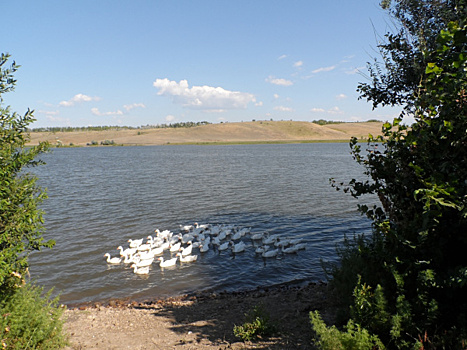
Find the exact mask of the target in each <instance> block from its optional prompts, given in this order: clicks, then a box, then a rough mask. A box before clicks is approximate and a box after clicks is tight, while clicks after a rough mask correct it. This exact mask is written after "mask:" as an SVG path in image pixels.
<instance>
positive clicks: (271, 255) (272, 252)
mask: <svg viewBox="0 0 467 350" xmlns="http://www.w3.org/2000/svg"><path fill="white" fill-rule="evenodd" d="M278 253H279V249H274V250H267V251H265V252H263V253H262V254H261V255H262V256H263V258H274V257H276V256H277V254H278Z"/></svg>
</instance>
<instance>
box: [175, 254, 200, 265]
mask: <svg viewBox="0 0 467 350" xmlns="http://www.w3.org/2000/svg"><path fill="white" fill-rule="evenodd" d="M177 256H178V257H180V262H182V263H190V262H195V261H196V260H197V259H198V255H187V256H183V255H182V254H181V253H177Z"/></svg>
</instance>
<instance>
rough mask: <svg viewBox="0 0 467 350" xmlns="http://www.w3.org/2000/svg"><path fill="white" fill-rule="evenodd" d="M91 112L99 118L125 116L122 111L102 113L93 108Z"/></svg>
mask: <svg viewBox="0 0 467 350" xmlns="http://www.w3.org/2000/svg"><path fill="white" fill-rule="evenodd" d="M91 112H92V114H94V115H97V116H99V117H103V116H107V115H123V112H122V111H121V110H117V111H115V112H100V111H99V109H98V108H91Z"/></svg>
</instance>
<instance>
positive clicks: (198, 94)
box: [153, 78, 256, 111]
mask: <svg viewBox="0 0 467 350" xmlns="http://www.w3.org/2000/svg"><path fill="white" fill-rule="evenodd" d="M153 85H154V87H156V88H157V89H159V92H158V93H157V94H158V95H161V96H168V97H171V98H172V100H173V101H174V102H175V103H177V104H181V105H182V106H183V107H186V108H191V109H201V110H211V111H223V110H226V109H244V108H246V107H247V105H248V103H250V102H256V98H255V96H254V95H253V94H249V93H246V92H239V91H229V90H225V89H223V88H221V87H212V86H206V85H204V86H192V87H191V88H190V87H188V81H186V80H180V82H178V83H177V82H176V81H171V80H169V79H167V78H165V79H156V81H155V82H154V83H153Z"/></svg>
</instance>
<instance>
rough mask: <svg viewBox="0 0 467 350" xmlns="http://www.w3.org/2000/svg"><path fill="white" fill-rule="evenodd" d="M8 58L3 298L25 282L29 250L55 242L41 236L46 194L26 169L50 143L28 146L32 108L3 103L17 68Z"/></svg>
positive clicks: (2, 73)
mask: <svg viewBox="0 0 467 350" xmlns="http://www.w3.org/2000/svg"><path fill="white" fill-rule="evenodd" d="M9 57H10V56H9V55H8V54H2V55H1V57H0V297H4V296H5V295H6V294H9V293H11V292H13V291H14V289H15V286H19V285H21V284H22V283H23V282H24V276H25V274H26V272H27V267H28V262H27V258H28V254H29V253H30V252H32V251H34V250H40V249H41V248H42V247H52V246H53V245H54V242H53V241H51V240H50V241H45V240H44V239H43V237H42V234H43V231H44V229H43V225H42V224H43V219H42V212H41V210H40V209H39V208H38V204H39V203H40V202H41V201H42V200H43V199H44V198H46V194H45V192H44V191H42V190H41V188H40V187H39V186H38V185H37V184H36V177H35V176H32V175H30V174H28V173H27V172H26V169H27V168H28V167H33V166H36V165H38V164H40V163H41V162H40V161H38V160H35V158H36V157H37V156H38V155H39V154H41V153H42V152H45V151H46V150H47V148H48V145H47V144H46V143H41V144H39V145H38V146H36V147H31V148H26V147H25V146H26V142H27V141H28V138H29V135H28V134H27V127H28V125H29V124H31V123H32V122H33V121H34V120H35V119H34V117H33V111H31V110H28V111H27V112H26V113H25V114H24V115H19V114H17V113H15V112H11V111H10V107H8V106H7V107H4V106H3V94H5V93H6V92H10V91H12V90H13V89H14V87H15V84H16V80H15V79H14V76H13V73H14V72H15V71H16V70H17V69H18V66H17V65H16V64H15V62H13V63H12V64H11V65H9V66H8V65H7V61H8V59H9Z"/></svg>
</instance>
